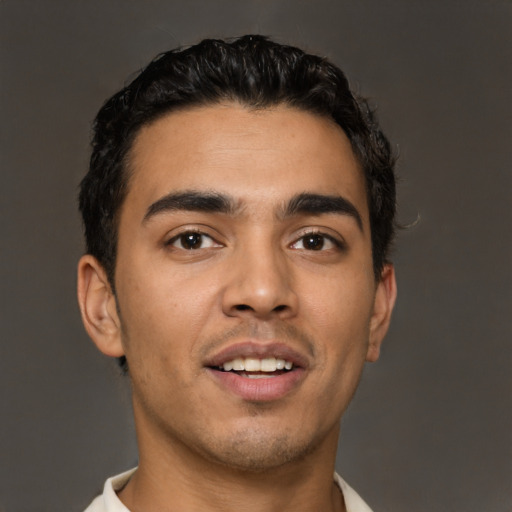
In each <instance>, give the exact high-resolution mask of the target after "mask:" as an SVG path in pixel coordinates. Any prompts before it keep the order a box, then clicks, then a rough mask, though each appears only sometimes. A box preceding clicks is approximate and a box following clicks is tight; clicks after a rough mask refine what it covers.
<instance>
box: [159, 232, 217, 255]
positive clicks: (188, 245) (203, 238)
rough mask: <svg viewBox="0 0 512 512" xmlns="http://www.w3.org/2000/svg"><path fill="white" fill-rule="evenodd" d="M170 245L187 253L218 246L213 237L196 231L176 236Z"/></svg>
mask: <svg viewBox="0 0 512 512" xmlns="http://www.w3.org/2000/svg"><path fill="white" fill-rule="evenodd" d="M169 245H170V246H172V247H175V248H177V249H184V250H187V251H193V250H197V249H207V248H209V247H216V246H218V244H217V243H216V242H215V240H213V238H212V237H210V236H208V235H205V234H204V233H199V232H196V231H187V232H185V233H181V234H179V235H178V236H175V237H174V238H173V239H172V240H170V241H169Z"/></svg>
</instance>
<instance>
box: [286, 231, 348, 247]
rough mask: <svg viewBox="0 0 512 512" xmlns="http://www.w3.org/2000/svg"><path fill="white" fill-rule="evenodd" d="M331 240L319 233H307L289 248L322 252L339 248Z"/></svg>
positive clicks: (337, 244)
mask: <svg viewBox="0 0 512 512" xmlns="http://www.w3.org/2000/svg"><path fill="white" fill-rule="evenodd" d="M339 245H340V244H339V243H337V242H336V241H335V240H334V239H333V238H331V237H330V236H327V235H323V234H321V233H307V234H306V235H304V236H301V237H300V238H299V239H298V240H297V241H296V242H294V243H293V244H292V245H291V247H292V249H302V250H306V251H322V250H324V251H325V250H327V249H333V248H335V247H339Z"/></svg>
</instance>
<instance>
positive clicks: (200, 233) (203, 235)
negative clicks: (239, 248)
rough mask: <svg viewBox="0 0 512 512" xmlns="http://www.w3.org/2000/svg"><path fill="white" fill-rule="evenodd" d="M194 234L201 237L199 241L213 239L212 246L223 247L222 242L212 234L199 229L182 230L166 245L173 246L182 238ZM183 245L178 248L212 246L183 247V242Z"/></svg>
mask: <svg viewBox="0 0 512 512" xmlns="http://www.w3.org/2000/svg"><path fill="white" fill-rule="evenodd" d="M191 235H192V236H193V235H196V236H197V237H199V243H201V242H204V240H205V239H208V240H211V244H212V245H210V247H221V246H222V244H220V243H219V242H217V241H216V240H215V239H214V238H213V237H212V236H210V235H208V234H207V233H204V232H203V231H199V230H197V229H187V230H186V231H182V232H181V233H178V234H177V235H175V236H173V237H172V238H171V239H169V240H168V241H167V242H166V243H165V245H166V246H167V247H172V246H174V244H175V243H176V242H177V241H179V240H180V239H181V241H182V242H183V239H184V237H187V236H189V237H190V236H191ZM181 245H182V247H176V246H174V247H176V248H177V249H181V250H184V251H193V250H198V249H209V248H210V247H198V248H194V247H189V248H187V247H183V243H182V244H181Z"/></svg>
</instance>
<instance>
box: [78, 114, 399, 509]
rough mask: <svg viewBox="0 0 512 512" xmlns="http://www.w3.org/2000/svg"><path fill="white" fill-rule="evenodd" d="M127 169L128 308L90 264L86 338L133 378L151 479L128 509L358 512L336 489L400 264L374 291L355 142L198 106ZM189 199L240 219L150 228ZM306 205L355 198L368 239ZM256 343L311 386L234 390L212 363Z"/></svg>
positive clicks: (137, 488)
mask: <svg viewBox="0 0 512 512" xmlns="http://www.w3.org/2000/svg"><path fill="white" fill-rule="evenodd" d="M130 170H131V177H130V182H129V189H128V194H127V197H126V200H125V202H124V204H123V206H122V209H121V213H120V223H119V239H118V256H117V263H116V275H115V285H116V296H115V297H114V295H113V294H112V291H111V288H110V286H109V283H108V280H107V278H106V275H105V272H104V270H103V268H102V267H101V265H100V264H99V263H98V262H97V261H96V260H95V259H94V258H93V257H92V256H90V255H85V256H84V257H83V258H82V259H81V260H80V263H79V271H78V295H79V302H80V307H81V311H82V316H83V319H84V324H85V326H86V329H87V331H88V332H89V334H90V336H91V338H92V339H93V340H94V342H95V343H96V345H97V346H98V348H99V349H100V350H101V351H102V352H103V353H105V354H107V355H110V356H115V357H118V356H121V355H126V357H127V360H128V364H129V369H130V377H131V381H132V388H133V408H134V414H135V423H136V430H137V437H138V443H139V452H140V464H139V469H138V470H137V472H136V473H135V475H134V477H132V479H131V480H130V482H129V483H128V485H127V486H126V487H125V489H123V490H122V491H121V492H120V494H119V495H120V498H121V500H122V501H123V502H124V503H125V504H126V505H127V506H128V508H129V509H130V510H132V511H133V512H137V511H142V510H144V511H152V510H158V511H160V512H162V511H164V512H165V511H175V510H176V511H177V510H180V511H183V510H202V511H209V510H216V511H218V510H224V511H231V510H233V511H235V510H236V511H237V512H239V511H241V510H244V511H252V510H254V511H256V510H258V511H261V510H267V511H274V510H275V511H286V510H293V511H295V512H296V511H302V510H303V511H311V510H325V511H335V510H337V511H339V510H344V503H343V499H342V497H341V493H340V492H339V490H338V488H337V487H336V486H335V485H334V484H333V481H332V473H333V471H334V462H335V454H336V447H337V440H338V433H339V422H340V418H341V416H342V414H343V412H344V411H345V409H346V407H347V405H348V403H349V402H350V400H351V398H352V396H353V393H354V391H355V389H356V386H357V383H358V381H359V378H360V375H361V372H362V369H363V366H364V363H365V361H375V360H376V359H377V358H378V355H379V349H380V345H381V342H382V339H383V337H384V335H385V333H386V331H387V328H388V325H389V321H390V316H391V311H392V309H393V305H394V300H395V296H396V284H395V277H394V271H393V267H392V266H391V265H386V266H385V268H384V270H383V272H382V277H381V279H380V280H379V281H378V282H376V281H375V277H374V274H373V269H372V252H371V235H370V227H369V214H368V205H367V199H366V192H365V182H364V177H363V174H362V172H361V169H360V167H359V164H358V162H357V160H356V158H355V156H354V154H353V152H352V149H351V147H350V143H349V141H348V139H347V138H346V136H345V134H344V133H343V131H342V130H341V129H340V128H339V127H338V126H337V125H335V124H334V123H332V122H330V121H329V120H327V119H325V118H322V117H318V116H316V115H313V114H310V113H307V112H303V111H298V110H294V109H291V108H287V107H285V106H279V107H276V108H273V109H264V110H259V111H252V110H249V109H247V108H245V107H242V106H239V105H236V104H225V105H216V106H208V107H201V108H194V109H187V110H183V111H179V112H174V113H171V114H169V115H167V116H165V117H163V118H161V119H159V120H157V121H155V122H153V123H152V124H150V125H149V126H146V127H144V128H143V129H141V131H140V132H139V134H138V136H137V137H136V140H135V142H134V145H133V148H132V151H131V155H130ZM191 190H193V191H196V192H201V193H204V192H207V193H212V192H215V193H219V194H223V195H226V196H229V197H230V198H231V199H232V201H233V205H234V210H235V211H232V212H227V213H226V212H224V213H219V212H200V211H189V210H165V209H164V210H161V211H158V212H157V213H154V214H153V215H149V216H148V208H150V206H151V205H152V204H154V203H155V202H157V201H158V200H160V199H161V198H162V197H164V196H166V195H167V194H169V193H176V192H184V191H191ZM304 193H309V194H320V195H329V196H339V197H342V198H344V199H345V200H347V201H348V202H350V203H351V204H352V205H353V206H354V207H355V209H356V210H357V212H358V213H359V215H360V219H361V226H359V225H358V222H357V220H356V218H355V217H354V216H353V215H350V214H346V213H339V212H338V213H324V214H317V213H311V212H299V213H294V214H293V215H285V214H284V213H283V210H284V209H285V205H286V204H287V203H288V202H289V201H290V200H291V198H293V197H294V196H296V195H298V194H304ZM191 231H193V232H197V231H198V232H200V233H202V235H201V237H202V238H200V239H199V243H198V245H196V246H195V248H194V249H185V248H184V247H183V240H184V239H183V238H180V237H179V235H181V234H183V233H187V232H188V233H190V232H191ZM311 233H313V234H314V237H315V238H314V241H315V243H317V242H318V243H319V244H320V249H318V250H314V249H312V245H311V244H309V245H308V240H309V238H308V237H309V236H310V234H311ZM195 240H196V241H197V238H196V239H195ZM322 244H323V245H322ZM247 340H250V341H251V342H253V343H256V344H260V345H262V346H264V345H265V344H268V343H271V342H274V341H278V342H281V343H284V344H285V345H286V346H288V347H290V348H291V349H292V350H295V351H296V352H298V353H300V354H301V355H302V356H303V357H304V359H305V361H306V363H307V364H306V366H307V368H306V369H305V370H304V372H303V373H304V375H303V376H302V378H301V379H300V382H299V383H298V384H297V385H295V386H294V387H293V389H292V390H291V391H290V392H288V393H286V394H285V395H284V396H282V397H279V398H278V399H275V400H266V401H258V400H246V399H244V398H241V397H240V396H238V395H236V394H235V393H232V392H231V391H230V390H228V389H226V388H225V387H223V386H222V385H220V384H219V382H218V381H217V380H216V379H215V378H213V377H212V374H211V371H209V370H208V369H207V368H206V367H205V364H206V362H207V361H208V360H209V358H211V357H213V356H214V355H215V354H216V353H218V352H219V351H221V350H224V349H225V348H226V347H230V346H232V345H233V344H236V343H241V342H244V341H247ZM198 475H200V476H199V477H198ZM199 479H200V480H201V482H200V484H199V485H198V480H199Z"/></svg>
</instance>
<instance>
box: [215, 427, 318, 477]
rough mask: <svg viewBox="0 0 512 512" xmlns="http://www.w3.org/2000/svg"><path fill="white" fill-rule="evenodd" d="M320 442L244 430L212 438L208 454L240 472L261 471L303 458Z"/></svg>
mask: <svg viewBox="0 0 512 512" xmlns="http://www.w3.org/2000/svg"><path fill="white" fill-rule="evenodd" d="M317 445H318V443H317V442H308V441H307V440H305V439H296V438H295V439H294V438H293V437H292V436H290V435H282V434H281V435H276V433H275V432H261V431H255V430H250V431H242V432H237V433H235V434H233V435H232V436H230V437H229V438H228V439H222V440H219V439H215V440H214V439H210V442H209V444H208V445H207V446H208V447H207V449H206V450H205V452H206V453H205V455H206V457H207V458H208V459H210V460H211V461H212V462H215V463H217V464H220V465H222V466H225V467H229V468H232V469H235V470H237V471H243V472H252V473H258V472H263V471H268V470H272V469H277V468H279V467H281V466H284V465H286V464H289V463H293V462H298V461H300V460H302V459H304V458H305V457H306V456H307V455H308V454H309V453H311V452H312V451H313V450H314V449H315V447H316V446H317Z"/></svg>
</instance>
